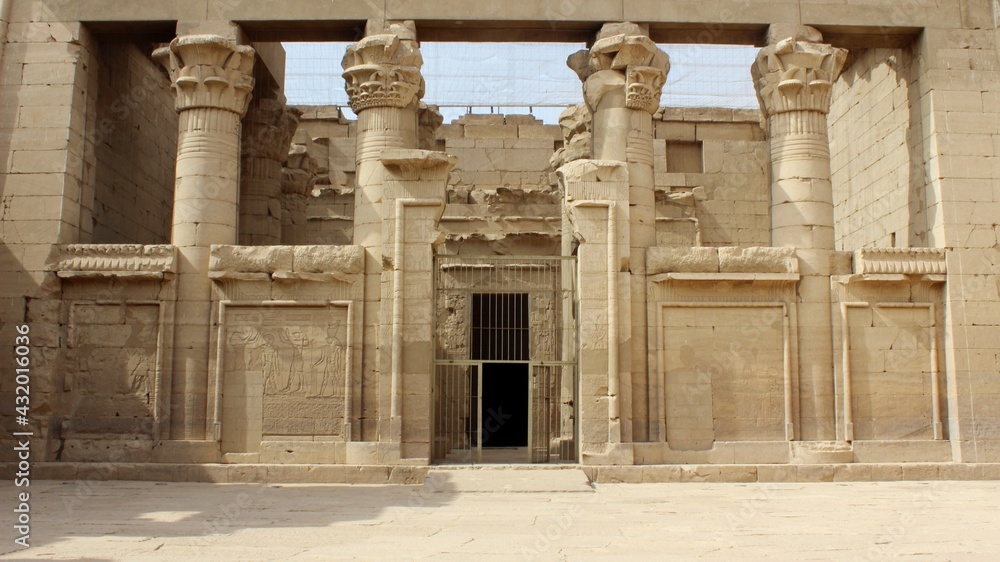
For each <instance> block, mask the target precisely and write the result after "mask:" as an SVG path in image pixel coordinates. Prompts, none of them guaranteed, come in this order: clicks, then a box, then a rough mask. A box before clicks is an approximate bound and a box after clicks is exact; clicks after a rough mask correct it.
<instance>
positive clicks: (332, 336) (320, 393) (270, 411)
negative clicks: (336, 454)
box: [223, 307, 348, 435]
mask: <svg viewBox="0 0 1000 562" xmlns="http://www.w3.org/2000/svg"><path fill="white" fill-rule="evenodd" d="M226 325H227V333H228V336H227V338H226V342H227V343H228V346H227V349H226V356H225V359H224V365H223V366H224V372H223V377H224V378H227V379H228V380H234V379H236V380H243V381H245V385H246V389H245V391H246V392H247V393H248V395H252V394H253V393H259V395H262V396H263V412H262V415H263V418H264V435H339V434H340V432H341V430H342V426H343V423H342V422H343V411H344V383H345V380H344V377H345V368H346V357H347V348H346V346H347V345H348V344H347V314H346V311H345V310H343V309H336V308H315V309H313V308H267V309H258V308H244V307H240V308H232V309H229V310H227V311H226Z"/></svg>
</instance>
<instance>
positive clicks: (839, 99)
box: [829, 49, 926, 250]
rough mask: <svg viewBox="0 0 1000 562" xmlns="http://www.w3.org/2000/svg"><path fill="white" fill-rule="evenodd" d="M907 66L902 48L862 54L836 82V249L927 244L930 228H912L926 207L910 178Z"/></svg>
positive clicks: (832, 127)
mask: <svg viewBox="0 0 1000 562" xmlns="http://www.w3.org/2000/svg"><path fill="white" fill-rule="evenodd" d="M908 64H909V56H908V55H907V54H906V53H904V52H903V51H901V50H899V49H870V50H867V51H862V52H861V53H859V54H858V58H857V60H855V61H854V64H852V65H851V66H850V67H849V68H847V69H845V70H844V72H843V74H842V75H841V78H840V80H838V81H837V82H836V83H835V84H834V87H833V102H832V104H831V107H830V116H829V127H830V156H831V168H832V182H833V201H834V217H835V220H836V233H837V249H838V250H855V249H858V248H862V247H865V246H884V247H908V246H921V245H923V244H924V242H923V240H922V238H923V233H924V231H925V230H926V224H924V225H923V227H922V228H921V227H920V226H919V225H918V224H914V221H915V220H917V219H920V218H922V217H923V214H922V210H923V208H924V204H923V202H922V201H921V200H920V198H919V197H917V198H915V197H914V196H913V195H914V194H916V193H920V192H922V189H923V185H922V180H919V178H914V177H911V170H913V166H912V165H911V158H910V148H909V139H908V135H912V134H913V132H912V131H911V129H910V116H911V108H910V103H909V99H908V94H909V88H908V85H907V69H906V67H907V65H908ZM918 130H919V129H918ZM916 142H917V144H918V145H919V144H920V143H921V140H920V139H917V141H916ZM916 168H917V170H919V168H920V164H919V159H918V162H917V165H916ZM916 181H920V185H911V184H913V183H914V182H916ZM915 211H916V212H917V213H916V214H913V213H914V212H915Z"/></svg>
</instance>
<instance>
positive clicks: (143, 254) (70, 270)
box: [51, 244, 176, 277]
mask: <svg viewBox="0 0 1000 562" xmlns="http://www.w3.org/2000/svg"><path fill="white" fill-rule="evenodd" d="M175 254H176V251H175V249H174V247H173V246H171V245H168V244H160V245H142V244H69V245H64V246H61V247H60V248H59V259H58V261H56V262H55V263H54V264H53V265H52V266H51V269H52V270H53V271H56V272H57V275H58V276H59V277H76V276H80V275H81V274H84V275H88V274H89V275H91V276H116V275H135V274H145V275H152V276H157V277H160V276H162V275H163V274H164V273H172V272H174V271H175V269H174V268H175V259H174V256H175Z"/></svg>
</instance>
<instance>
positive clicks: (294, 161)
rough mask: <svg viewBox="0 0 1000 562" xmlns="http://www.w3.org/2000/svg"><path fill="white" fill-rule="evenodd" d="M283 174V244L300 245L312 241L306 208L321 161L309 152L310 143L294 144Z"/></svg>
mask: <svg viewBox="0 0 1000 562" xmlns="http://www.w3.org/2000/svg"><path fill="white" fill-rule="evenodd" d="M285 164H286V165H285V167H284V168H283V169H282V171H281V174H282V178H281V244H283V245H285V246H299V245H302V244H308V243H309V225H308V223H307V221H308V217H307V213H306V211H307V210H308V207H309V194H310V193H311V192H312V188H313V186H314V185H316V179H317V174H316V170H317V169H318V168H319V164H318V163H317V162H316V159H315V158H313V157H312V155H311V154H309V147H308V145H302V144H295V145H292V147H291V150H290V151H289V152H288V157H287V159H286V161H285Z"/></svg>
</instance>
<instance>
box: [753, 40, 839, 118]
mask: <svg viewBox="0 0 1000 562" xmlns="http://www.w3.org/2000/svg"><path fill="white" fill-rule="evenodd" d="M846 58H847V51H846V50H845V49H839V48H836V47H833V46H831V45H827V44H825V43H813V42H808V41H799V40H797V39H796V38H795V37H788V38H787V39H783V40H781V41H778V42H776V43H774V44H771V45H768V46H767V47H764V48H763V49H761V50H760V52H759V53H757V60H756V61H755V62H754V65H753V67H752V69H751V74H752V75H753V82H754V88H756V90H757V99H758V100H759V101H760V107H761V110H762V111H763V112H764V114H765V115H767V116H768V117H770V116H774V115H777V114H779V113H787V112H790V111H816V112H819V113H823V114H824V115H825V114H826V113H828V112H829V111H830V92H831V90H832V88H833V82H834V81H835V80H836V79H837V77H838V76H840V71H841V70H842V69H843V66H844V61H845V59H846Z"/></svg>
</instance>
